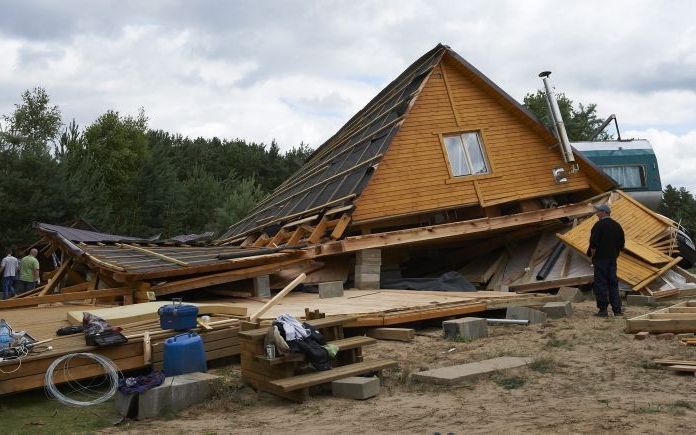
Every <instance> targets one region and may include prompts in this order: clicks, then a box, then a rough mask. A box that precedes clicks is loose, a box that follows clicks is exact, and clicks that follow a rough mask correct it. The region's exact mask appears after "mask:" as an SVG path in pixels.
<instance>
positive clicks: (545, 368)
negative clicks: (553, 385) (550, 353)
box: [529, 358, 556, 373]
mask: <svg viewBox="0 0 696 435" xmlns="http://www.w3.org/2000/svg"><path fill="white" fill-rule="evenodd" d="M529 368H530V369H532V370H534V371H535V372H539V373H552V372H553V371H554V370H555V369H556V362H555V361H554V360H552V359H551V358H537V359H535V360H534V361H532V362H531V363H529Z"/></svg>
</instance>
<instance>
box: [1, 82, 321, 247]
mask: <svg viewBox="0 0 696 435" xmlns="http://www.w3.org/2000/svg"><path fill="white" fill-rule="evenodd" d="M21 99H22V103H21V104H18V105H16V106H15V110H14V112H13V113H12V114H11V115H8V116H4V117H2V118H1V119H2V120H3V121H4V122H3V123H2V124H3V125H0V201H1V202H0V203H2V205H3V210H4V213H2V214H0V244H2V245H3V246H10V245H18V246H21V245H26V244H29V243H31V242H33V241H34V240H35V238H36V236H35V234H34V232H33V230H32V229H31V224H32V222H34V221H43V222H48V223H58V224H60V223H62V222H66V221H69V220H72V219H75V218H83V219H85V220H87V221H88V222H90V223H91V224H92V225H94V226H95V227H96V228H98V229H99V230H101V231H105V232H111V233H115V234H123V235H134V236H140V237H150V236H152V235H156V234H161V235H162V237H171V236H175V235H178V234H190V233H199V232H203V231H215V232H217V233H218V234H219V233H221V232H223V231H224V230H226V229H227V228H228V227H229V225H231V224H232V223H234V222H236V221H238V220H239V219H241V218H243V217H244V216H245V215H246V214H247V213H248V212H249V210H250V209H251V208H252V207H253V206H255V205H256V203H257V202H258V201H259V200H260V199H262V198H263V197H264V196H266V195H267V194H268V193H269V192H270V191H272V190H273V189H275V188H276V187H277V186H278V185H279V184H280V183H282V182H283V181H284V180H285V179H287V178H288V177H289V176H290V175H292V174H293V173H294V172H296V171H297V170H298V169H299V168H300V167H301V166H302V164H303V163H304V161H305V160H306V159H307V157H309V155H310V154H311V152H312V150H311V149H310V148H309V147H307V146H306V145H304V144H300V146H299V147H296V148H293V149H291V150H289V151H288V152H286V153H282V152H281V151H280V147H279V146H278V144H276V143H275V142H272V143H271V144H270V145H268V146H267V145H265V144H262V143H254V142H246V141H244V140H242V139H234V140H221V139H218V138H212V139H205V138H196V139H190V138H185V137H182V136H180V135H173V134H170V133H167V132H164V131H161V130H149V129H148V126H147V123H148V120H147V117H146V116H145V113H144V111H143V110H142V109H140V111H139V112H138V113H137V115H135V116H129V115H121V114H119V113H118V112H115V111H107V112H106V113H104V114H103V115H101V116H100V117H98V118H97V120H96V121H95V122H94V123H92V124H90V125H88V126H87V127H86V128H84V129H81V128H80V126H78V125H77V124H76V123H75V121H74V120H73V121H72V122H70V123H69V124H68V125H67V126H65V128H64V129H63V130H62V131H61V130H60V128H61V125H62V123H61V114H60V110H59V109H58V107H57V106H54V105H51V102H50V99H49V97H48V94H47V93H46V91H44V90H43V89H41V88H36V89H33V90H30V91H26V92H25V93H24V94H22V96H21Z"/></svg>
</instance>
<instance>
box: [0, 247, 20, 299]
mask: <svg viewBox="0 0 696 435" xmlns="http://www.w3.org/2000/svg"><path fill="white" fill-rule="evenodd" d="M0 271H2V296H3V299H9V298H10V297H12V296H14V295H15V294H16V293H15V280H16V279H17V272H18V271H19V260H17V258H15V256H14V255H12V249H8V250H7V255H6V256H5V258H3V259H2V263H0Z"/></svg>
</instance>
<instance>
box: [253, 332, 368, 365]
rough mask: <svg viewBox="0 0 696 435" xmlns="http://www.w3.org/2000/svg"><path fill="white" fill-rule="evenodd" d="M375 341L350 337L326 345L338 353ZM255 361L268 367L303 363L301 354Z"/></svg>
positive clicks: (260, 357) (262, 356)
mask: <svg viewBox="0 0 696 435" xmlns="http://www.w3.org/2000/svg"><path fill="white" fill-rule="evenodd" d="M376 342H377V340H375V339H374V338H370V337H363V336H356V337H350V338H343V339H341V340H334V341H329V342H328V344H333V345H334V346H338V351H339V352H340V351H343V350H349V349H355V348H358V347H363V346H369V345H371V344H375V343H376ZM256 359H258V360H261V361H265V362H267V363H268V364H269V365H272V366H276V365H279V364H283V363H286V362H300V361H304V360H305V359H304V355H303V354H301V353H289V354H287V355H282V356H278V357H276V358H272V359H269V358H266V356H265V355H257V356H256Z"/></svg>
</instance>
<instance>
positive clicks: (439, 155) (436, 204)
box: [353, 56, 589, 222]
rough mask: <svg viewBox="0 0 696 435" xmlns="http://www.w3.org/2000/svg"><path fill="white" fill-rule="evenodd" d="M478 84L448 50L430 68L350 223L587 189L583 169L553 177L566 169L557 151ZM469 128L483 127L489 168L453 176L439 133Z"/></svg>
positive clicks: (488, 204)
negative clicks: (484, 171)
mask: <svg viewBox="0 0 696 435" xmlns="http://www.w3.org/2000/svg"><path fill="white" fill-rule="evenodd" d="M479 83H480V82H478V81H477V80H476V78H475V77H473V75H472V74H471V73H470V72H469V71H467V70H466V69H465V68H463V67H461V66H460V65H459V64H458V63H456V62H455V61H453V60H451V59H448V57H447V56H445V58H444V59H443V60H442V61H441V63H440V64H439V65H438V66H436V67H435V69H434V71H433V73H432V75H431V76H430V78H429V80H428V82H427V83H426V84H425V87H424V89H423V90H422V91H421V94H420V95H419V96H418V98H417V100H416V101H415V103H414V105H413V107H412V108H411V111H410V113H409V114H408V115H407V117H406V120H405V121H404V123H403V125H402V126H401V128H400V130H399V132H398V133H397V135H396V137H395V138H394V140H393V141H392V144H391V145H390V147H389V149H388V151H387V153H386V154H385V156H384V157H383V158H382V161H381V162H380V164H379V167H378V168H377V170H376V171H375V174H374V176H373V177H372V180H371V181H370V183H369V184H368V186H367V187H366V188H365V190H364V191H363V193H362V194H361V195H360V197H359V199H358V200H357V201H356V209H355V212H354V214H353V221H354V222H355V221H364V220H373V219H382V218H387V217H389V216H395V215H404V214H412V213H421V212H428V211H433V210H438V209H447V208H454V207H461V206H467V205H477V204H482V205H484V206H490V205H494V204H500V203H504V202H509V201H514V200H520V199H526V198H534V197H539V196H546V195H552V194H557V193H562V192H570V191H577V190H582V189H586V188H589V183H588V179H587V177H586V176H585V175H584V174H583V173H582V172H579V173H576V174H568V176H567V177H568V179H569V182H568V183H565V184H557V183H555V181H554V180H553V177H552V174H551V169H552V168H554V167H556V166H565V167H566V168H567V169H569V165H564V163H563V159H562V157H561V155H560V153H559V151H558V150H557V149H555V148H554V149H549V145H551V143H549V142H548V139H547V138H544V137H542V136H541V135H540V134H539V133H537V132H535V131H534V130H533V129H532V128H531V127H529V126H528V125H527V124H525V123H524V122H522V121H521V120H520V117H519V116H518V115H517V113H516V112H513V111H511V110H510V109H509V108H507V107H506V105H504V104H503V103H502V102H501V101H500V100H499V99H498V98H496V96H495V95H494V94H493V92H492V91H491V90H490V89H489V88H487V87H485V86H481V85H480V84H479ZM471 130H478V131H480V132H481V135H482V138H483V142H484V147H485V150H486V154H487V157H488V160H489V163H490V164H491V166H492V168H493V172H492V173H491V174H490V175H488V176H483V177H469V179H468V180H467V177H457V178H452V177H450V174H449V171H448V167H447V165H448V163H447V160H446V156H445V152H444V150H443V147H442V145H441V143H440V139H439V136H438V133H443V132H448V131H449V132H452V131H471ZM477 189H478V194H477ZM479 196H480V197H479Z"/></svg>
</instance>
